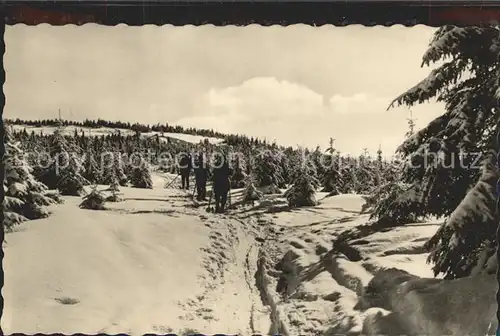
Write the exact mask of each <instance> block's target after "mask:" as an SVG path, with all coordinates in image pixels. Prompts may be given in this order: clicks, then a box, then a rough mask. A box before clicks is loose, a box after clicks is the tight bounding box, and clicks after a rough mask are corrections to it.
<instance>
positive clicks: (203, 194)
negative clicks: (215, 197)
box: [194, 152, 208, 201]
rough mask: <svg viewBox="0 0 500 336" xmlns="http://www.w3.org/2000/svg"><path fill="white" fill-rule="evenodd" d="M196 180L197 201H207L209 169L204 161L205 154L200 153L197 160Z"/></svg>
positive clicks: (195, 168)
mask: <svg viewBox="0 0 500 336" xmlns="http://www.w3.org/2000/svg"><path fill="white" fill-rule="evenodd" d="M194 178H195V181H196V194H197V195H196V199H197V200H198V201H205V200H206V199H207V179H208V167H207V164H206V161H205V160H204V155H203V152H200V153H199V154H198V157H197V158H196V164H195V167H194Z"/></svg>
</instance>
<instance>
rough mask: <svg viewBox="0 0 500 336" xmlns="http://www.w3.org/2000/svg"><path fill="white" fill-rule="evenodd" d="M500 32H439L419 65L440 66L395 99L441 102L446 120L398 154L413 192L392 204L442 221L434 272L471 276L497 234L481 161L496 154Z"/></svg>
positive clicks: (488, 170)
mask: <svg viewBox="0 0 500 336" xmlns="http://www.w3.org/2000/svg"><path fill="white" fill-rule="evenodd" d="M499 51H500V33H499V29H498V27H491V26H490V27H464V28H459V27H454V26H445V27H442V28H440V29H439V30H438V31H437V32H436V33H435V35H434V38H433V39H432V41H431V42H430V45H429V49H428V50H427V52H426V53H425V54H424V56H423V62H422V65H430V64H432V63H438V64H440V65H439V66H437V68H436V69H434V70H432V71H431V72H430V74H429V76H428V77H427V78H425V79H424V80H422V81H421V82H420V83H418V84H417V85H415V86H414V87H413V88H411V89H409V90H408V91H407V92H405V93H403V94H402V95H401V96H399V97H397V98H396V99H395V100H394V102H393V104H391V106H393V105H407V106H412V105H414V104H417V103H423V102H425V101H427V100H429V99H433V98H436V99H437V100H438V101H441V102H443V103H445V111H444V113H443V114H442V115H440V116H439V117H437V118H436V119H434V120H433V121H431V122H430V123H429V124H428V125H427V126H426V127H424V128H423V129H421V130H419V131H418V132H415V134H413V135H412V136H410V137H409V138H408V139H407V140H406V141H405V142H404V143H403V144H402V145H401V146H400V147H399V149H398V152H399V153H401V154H402V155H403V156H404V157H405V158H406V159H407V161H408V162H411V163H412V165H410V164H407V165H406V167H405V169H404V171H403V173H402V175H403V176H402V182H405V183H407V184H409V185H410V186H411V187H410V188H409V189H408V190H406V191H405V192H403V193H402V194H401V195H400V196H399V198H398V199H397V200H395V201H394V202H393V203H394V207H396V208H399V209H400V210H401V211H402V212H405V213H407V214H411V215H413V216H425V215H434V216H444V217H446V221H445V223H444V224H443V226H442V228H441V229H440V230H439V231H438V232H437V233H436V234H435V235H434V236H433V237H432V238H431V239H430V240H429V242H428V244H427V247H428V248H430V249H431V254H430V256H429V261H430V262H432V263H434V267H433V269H434V272H435V274H439V273H443V274H444V275H445V276H446V277H447V278H457V277H462V276H466V275H468V274H469V273H470V271H471V269H472V268H473V267H474V265H475V264H476V263H477V261H478V259H479V254H480V253H479V250H480V248H481V246H482V243H483V242H484V239H485V237H486V236H490V237H494V234H493V232H495V230H496V227H497V226H498V218H497V216H496V214H495V211H494V202H491V200H493V199H494V198H495V195H494V191H495V188H494V182H495V181H496V177H497V175H498V172H497V171H496V168H495V167H494V166H493V165H492V164H488V163H485V165H484V166H483V167H482V168H481V169H478V167H477V165H476V164H475V162H476V161H477V159H478V156H481V157H482V158H483V159H485V160H486V162H489V161H490V160H491V159H490V157H491V156H494V155H495V154H496V153H493V152H496V149H495V148H494V143H495V142H494V139H493V138H494V134H495V130H496V123H497V120H498V116H499V114H498V108H497V106H498V99H497V98H496V96H495V92H496V91H497V90H498V80H497V79H498V77H499V67H498V56H499Z"/></svg>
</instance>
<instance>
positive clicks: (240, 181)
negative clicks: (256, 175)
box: [231, 153, 247, 189]
mask: <svg viewBox="0 0 500 336" xmlns="http://www.w3.org/2000/svg"><path fill="white" fill-rule="evenodd" d="M231 168H232V169H233V174H232V175H231V188H232V189H239V188H243V187H244V186H245V179H246V176H247V174H246V169H247V168H246V162H245V159H244V156H243V154H242V153H236V154H235V155H233V156H231Z"/></svg>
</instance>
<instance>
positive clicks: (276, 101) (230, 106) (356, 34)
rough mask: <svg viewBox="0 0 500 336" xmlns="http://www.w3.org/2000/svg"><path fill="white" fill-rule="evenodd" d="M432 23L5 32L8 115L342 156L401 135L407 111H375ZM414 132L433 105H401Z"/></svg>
mask: <svg viewBox="0 0 500 336" xmlns="http://www.w3.org/2000/svg"><path fill="white" fill-rule="evenodd" d="M434 31H435V28H431V27H426V26H422V25H420V26H415V27H411V28H407V27H403V26H392V27H363V26H358V25H356V26H348V27H333V26H323V27H310V26H307V25H295V26H289V27H280V26H273V27H260V26H258V25H251V26H247V27H215V26H212V25H207V26H201V27H194V26H185V27H173V26H163V27H157V26H145V27H127V26H125V25H119V26H116V27H103V26H98V25H93V24H91V25H84V26H81V27H76V26H63V27H51V26H49V25H39V26H35V27H28V26H24V25H17V26H8V27H7V28H6V32H5V43H6V54H5V56H4V62H5V69H6V83H5V85H4V92H5V95H6V107H5V112H4V116H5V117H7V118H17V117H19V118H24V119H40V118H54V117H57V114H58V112H57V111H58V109H61V111H62V116H63V118H65V119H74V120H82V119H85V118H89V119H97V118H102V119H108V120H122V121H130V122H135V121H138V122H141V123H157V122H159V123H164V122H168V123H170V124H179V125H183V126H195V127H198V128H213V129H215V130H218V131H221V132H227V133H238V134H247V135H250V136H257V137H266V138H267V139H269V140H276V141H277V142H278V143H282V144H286V145H303V146H308V147H315V146H316V145H321V146H322V147H326V146H327V144H328V139H329V137H333V138H335V139H336V144H337V147H338V148H339V149H340V150H341V151H342V152H345V153H351V154H355V155H356V154H358V153H359V152H360V151H361V150H362V149H363V148H368V150H370V151H371V152H375V151H376V150H377V149H378V146H379V144H380V145H381V146H382V149H383V150H384V154H385V155H390V154H391V153H392V152H393V151H394V150H395V148H396V147H397V146H398V145H399V143H400V142H401V141H402V139H403V137H404V133H405V132H406V131H407V129H408V127H407V121H406V118H407V117H408V116H409V109H408V108H395V109H391V110H389V111H386V108H387V107H388V105H389V103H390V102H391V100H392V99H393V98H395V97H396V96H397V95H398V94H400V93H402V92H404V91H405V90H406V89H408V88H410V87H411V86H413V85H415V84H417V82H418V81H420V80H421V79H423V78H424V77H425V76H426V75H427V74H428V72H429V68H421V67H420V63H421V57H422V55H423V53H424V52H425V50H426V48H427V46H428V43H429V40H430V38H431V37H432V34H433V32H434ZM412 112H413V116H414V117H415V118H417V120H416V122H417V126H418V127H422V126H424V125H426V124H427V123H428V122H429V121H430V120H432V119H433V118H434V117H436V116H437V115H439V114H440V113H442V112H443V106H442V105H441V104H437V103H428V104H424V105H421V106H417V107H414V108H412Z"/></svg>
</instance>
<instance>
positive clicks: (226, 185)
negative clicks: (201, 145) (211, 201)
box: [179, 152, 232, 213]
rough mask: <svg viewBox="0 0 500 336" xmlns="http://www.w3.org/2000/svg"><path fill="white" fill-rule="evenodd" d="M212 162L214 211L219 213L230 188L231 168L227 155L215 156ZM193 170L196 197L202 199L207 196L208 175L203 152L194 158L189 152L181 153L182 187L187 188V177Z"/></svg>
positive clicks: (180, 172) (224, 206)
mask: <svg viewBox="0 0 500 336" xmlns="http://www.w3.org/2000/svg"><path fill="white" fill-rule="evenodd" d="M193 163H194V164H193ZM213 163H214V164H213V167H212V174H211V175H212V182H213V194H214V198H215V212H217V213H219V212H224V210H225V209H226V203H227V198H228V194H229V190H230V189H231V183H230V180H229V178H230V176H231V174H232V169H231V168H230V167H229V162H228V158H227V155H222V156H221V155H219V156H217V157H216V158H215V162H213ZM193 170H194V177H195V183H196V199H197V200H198V201H204V200H206V198H207V180H208V179H209V177H210V169H209V167H208V163H207V162H206V160H205V157H204V153H203V152H200V153H198V155H196V157H195V158H194V160H193V158H192V156H191V154H188V153H183V154H182V155H181V156H180V160H179V175H180V176H181V188H182V189H189V177H190V175H191V171H193Z"/></svg>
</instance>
